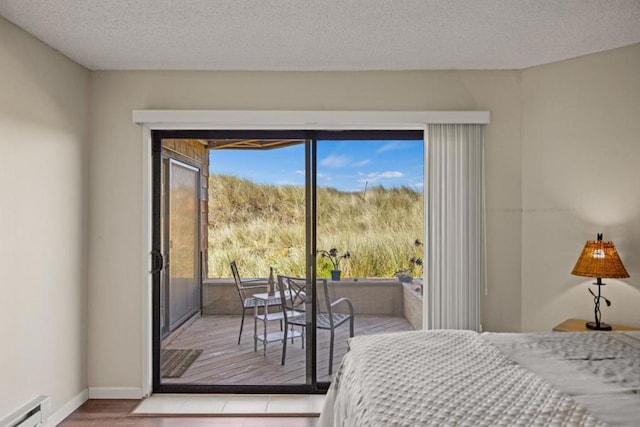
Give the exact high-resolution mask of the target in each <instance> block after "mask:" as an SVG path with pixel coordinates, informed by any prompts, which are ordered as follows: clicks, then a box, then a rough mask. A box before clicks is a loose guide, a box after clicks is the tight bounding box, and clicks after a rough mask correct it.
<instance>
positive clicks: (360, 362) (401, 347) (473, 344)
mask: <svg viewBox="0 0 640 427" xmlns="http://www.w3.org/2000/svg"><path fill="white" fill-rule="evenodd" d="M567 337H568V335H567ZM516 352H517V351H516ZM318 425H319V426H323V427H325V426H326V427H328V426H334V425H335V426H419V425H447V426H525V425H527V426H528V425H558V426H604V425H606V424H605V422H603V421H602V420H601V419H599V418H596V416H594V413H592V412H591V413H590V412H589V411H588V410H587V409H585V407H584V406H583V405H581V404H579V403H578V402H576V400H574V399H572V398H571V396H569V395H568V394H566V393H564V392H562V391H560V390H559V389H558V388H557V387H556V386H554V385H552V384H551V383H550V382H548V381H546V380H545V379H543V378H542V377H541V376H539V375H538V374H536V373H533V372H531V371H530V370H528V369H525V368H523V367H522V366H520V365H519V364H518V363H516V362H515V361H514V360H513V359H512V358H511V357H510V356H509V355H507V354H506V353H505V352H503V351H501V350H499V349H498V348H497V347H496V345H494V344H492V342H490V339H488V337H485V336H483V335H480V334H477V333H475V332H471V331H452V330H439V331H415V332H403V333H394V334H385V335H372V336H359V337H355V338H353V339H352V340H351V341H350V351H349V352H348V353H347V355H346V356H345V357H344V359H343V362H342V364H341V366H340V368H339V370H338V372H337V374H336V377H335V379H334V381H333V383H332V385H331V387H330V389H329V392H328V394H327V398H326V403H325V408H324V409H323V411H322V414H321V416H320V419H319V421H318Z"/></svg>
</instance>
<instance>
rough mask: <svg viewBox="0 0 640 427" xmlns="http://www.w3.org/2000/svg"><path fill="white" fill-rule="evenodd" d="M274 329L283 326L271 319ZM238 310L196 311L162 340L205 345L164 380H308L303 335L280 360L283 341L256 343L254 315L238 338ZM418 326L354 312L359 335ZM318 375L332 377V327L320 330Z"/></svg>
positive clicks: (342, 333) (343, 332)
mask: <svg viewBox="0 0 640 427" xmlns="http://www.w3.org/2000/svg"><path fill="white" fill-rule="evenodd" d="M270 323H271V324H270V325H269V328H270V329H269V331H270V332H271V331H277V330H278V329H279V325H278V322H270ZM239 326H240V316H239V315H204V316H196V317H194V318H193V319H192V320H190V321H188V322H187V323H186V324H185V325H183V326H182V327H181V328H179V329H178V330H177V331H175V332H174V333H173V334H172V335H171V336H169V337H168V338H167V339H165V340H164V341H163V343H162V348H163V349H202V350H203V352H202V354H201V355H200V357H198V359H197V360H195V361H194V362H193V364H192V365H191V366H190V367H189V368H188V369H187V371H186V372H185V373H184V374H183V375H182V376H181V377H180V378H163V379H162V383H163V384H225V385H231V384H233V385H249V384H251V385H257V384H303V383H304V382H305V359H304V358H305V350H304V349H302V348H301V345H300V344H301V343H300V339H299V338H298V339H296V341H295V343H294V344H291V342H290V341H289V343H288V345H287V359H286V364H285V366H282V365H281V364H280V362H281V356H282V343H281V342H271V343H269V345H268V346H267V354H266V356H265V355H264V354H263V351H262V345H261V343H260V342H259V343H258V349H257V351H254V345H253V319H252V318H251V317H250V316H247V318H246V320H245V326H244V331H243V333H242V342H241V344H240V345H238V344H237V341H238V330H239ZM413 329H414V327H413V326H411V324H410V323H409V322H408V321H407V319H405V317H401V316H390V315H371V314H360V315H356V316H355V335H356V336H358V335H369V334H378V333H385V332H395V331H410V330H413ZM348 338H349V326H348V325H342V326H341V327H339V328H337V329H336V336H335V355H334V360H333V363H334V373H335V372H336V371H337V368H338V366H339V364H340V361H341V360H342V357H343V356H344V355H345V354H346V352H347V340H348ZM317 342H318V357H317V358H318V380H319V381H330V380H331V378H330V377H329V375H328V374H327V370H328V362H329V332H328V331H318V341H317Z"/></svg>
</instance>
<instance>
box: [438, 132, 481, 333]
mask: <svg viewBox="0 0 640 427" xmlns="http://www.w3.org/2000/svg"><path fill="white" fill-rule="evenodd" d="M427 138H428V147H429V160H430V162H429V196H430V204H429V256H428V257H427V258H428V259H429V264H428V278H429V281H428V286H427V292H428V313H427V328H428V329H471V330H476V331H478V330H479V329H480V295H481V290H482V287H483V281H484V250H483V249H484V174H483V163H484V161H483V157H484V125H473V124H472V125H466V124H465V125H455V124H453V125H452V124H435V125H429V128H428V136H427Z"/></svg>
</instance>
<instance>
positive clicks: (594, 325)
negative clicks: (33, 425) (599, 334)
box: [587, 322, 611, 331]
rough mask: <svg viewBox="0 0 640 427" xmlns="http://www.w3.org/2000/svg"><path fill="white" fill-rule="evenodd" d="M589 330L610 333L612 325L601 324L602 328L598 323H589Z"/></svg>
mask: <svg viewBox="0 0 640 427" xmlns="http://www.w3.org/2000/svg"><path fill="white" fill-rule="evenodd" d="M587 328H588V329H594V330H596V331H610V330H611V325H607V324H606V323H602V322H600V326H598V324H597V323H596V322H587Z"/></svg>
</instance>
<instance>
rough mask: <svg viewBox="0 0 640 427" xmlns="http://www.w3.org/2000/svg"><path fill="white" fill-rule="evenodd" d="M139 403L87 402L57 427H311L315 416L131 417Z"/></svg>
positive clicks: (313, 424) (130, 401) (133, 401)
mask: <svg viewBox="0 0 640 427" xmlns="http://www.w3.org/2000/svg"><path fill="white" fill-rule="evenodd" d="M139 402H140V401H139V400H88V401H87V402H85V403H84V404H83V405H82V406H81V407H80V408H78V410H76V411H75V412H74V413H73V414H71V415H69V416H68V417H67V418H66V419H65V420H64V421H63V422H62V423H60V424H58V426H60V427H244V426H247V427H248V426H252V427H312V426H315V425H316V422H317V418H316V417H253V416H252V417H217V416H216V417H190V416H182V417H176V416H149V417H147V416H140V415H130V413H131V411H132V410H133V409H134V408H135V407H136V405H138V403H139Z"/></svg>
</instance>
